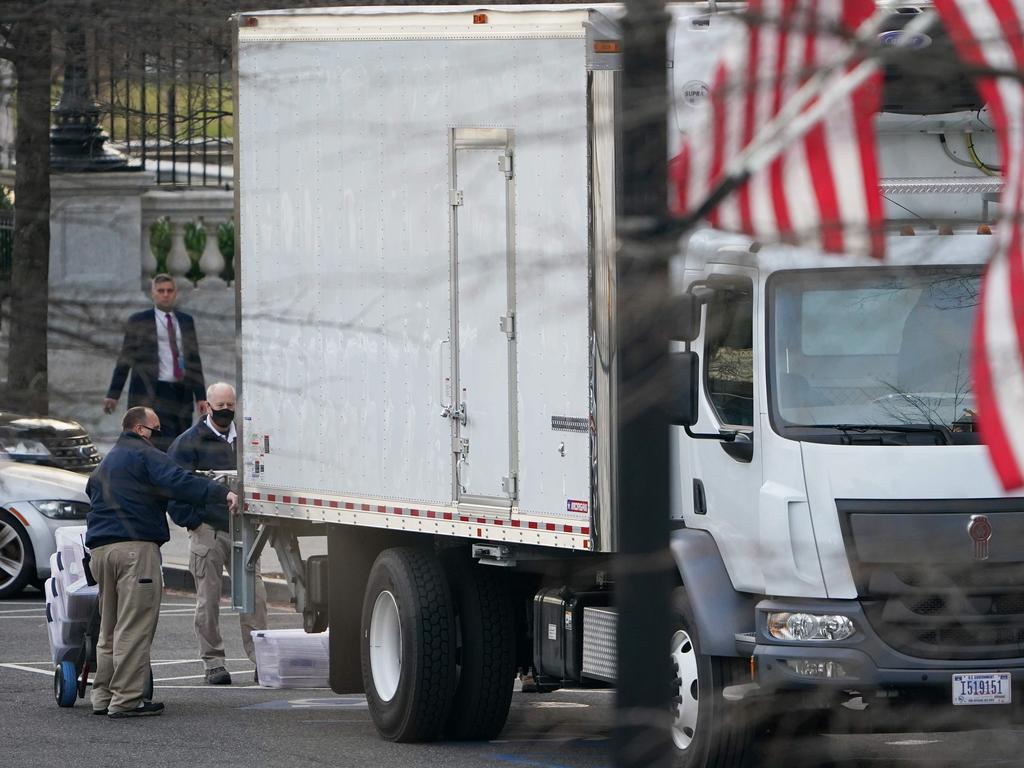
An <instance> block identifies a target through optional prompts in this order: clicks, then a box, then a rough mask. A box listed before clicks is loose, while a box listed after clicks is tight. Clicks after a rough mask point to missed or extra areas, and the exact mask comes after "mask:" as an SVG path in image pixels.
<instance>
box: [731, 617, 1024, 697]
mask: <svg viewBox="0 0 1024 768" xmlns="http://www.w3.org/2000/svg"><path fill="white" fill-rule="evenodd" d="M782 611H789V612H799V611H804V612H808V613H833V614H843V615H846V616H849V617H850V618H851V619H852V620H853V622H854V625H855V626H856V627H857V632H856V633H855V634H854V635H853V636H852V637H851V638H849V639H847V640H845V641H840V642H831V641H813V642H805V643H785V642H781V641H779V640H776V639H775V638H773V637H772V636H771V635H770V634H769V633H768V630H767V616H768V614H769V613H774V612H782ZM737 648H738V650H739V651H740V652H741V653H742V654H743V655H750V656H752V657H753V659H754V664H755V668H756V676H757V678H756V679H757V683H758V685H759V687H760V689H761V691H762V692H771V691H784V690H805V691H806V690H809V689H819V690H820V689H831V690H837V691H845V690H857V691H860V692H864V691H866V690H881V689H886V690H910V689H918V690H920V689H925V688H931V689H945V690H950V687H951V685H952V677H953V675H954V674H955V673H959V672H1011V673H1013V679H1014V688H1015V689H1016V688H1018V686H1019V685H1024V645H1022V650H1021V655H1019V656H1017V657H1015V658H1000V659H986V658H972V659H953V660H947V659H931V658H927V659H926V658H916V657H912V656H908V655H906V654H903V653H900V652H899V651H896V650H894V649H893V648H892V647H890V646H889V645H887V644H886V643H885V642H884V641H883V640H882V638H880V637H879V636H878V634H877V633H876V632H875V630H874V629H873V628H872V626H871V624H869V622H868V620H867V617H866V616H865V614H864V611H863V609H862V607H861V605H860V603H859V602H858V601H856V600H820V601H806V600H800V601H793V600H764V601H762V602H760V603H758V605H757V626H756V631H755V632H754V634H753V635H744V636H741V637H738V638H737ZM829 662H831V664H829ZM809 670H810V671H812V673H809Z"/></svg>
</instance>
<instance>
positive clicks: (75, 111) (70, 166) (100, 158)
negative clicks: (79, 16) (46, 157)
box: [50, 28, 139, 173]
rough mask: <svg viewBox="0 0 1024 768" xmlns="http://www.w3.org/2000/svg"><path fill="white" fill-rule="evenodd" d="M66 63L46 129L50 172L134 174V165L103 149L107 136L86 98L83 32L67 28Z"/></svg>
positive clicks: (96, 110)
mask: <svg viewBox="0 0 1024 768" xmlns="http://www.w3.org/2000/svg"><path fill="white" fill-rule="evenodd" d="M65 41H66V60H65V63H64V83H63V86H62V89H61V95H60V101H58V102H57V105H56V106H55V107H54V108H53V116H54V125H53V126H52V128H51V129H50V170H51V171H53V172H54V173H80V172H95V171H135V170H139V166H138V164H133V163H131V162H130V161H129V158H128V157H127V156H126V155H123V154H121V153H120V152H117V151H115V150H113V149H110V148H109V147H106V146H104V145H105V144H106V142H107V135H106V133H104V132H103V129H102V128H100V126H99V116H100V108H99V105H98V104H96V102H95V101H93V100H92V99H91V98H90V96H89V77H88V73H87V70H86V60H85V32H84V31H82V30H81V29H78V28H71V29H69V30H68V31H67V34H66V36H65Z"/></svg>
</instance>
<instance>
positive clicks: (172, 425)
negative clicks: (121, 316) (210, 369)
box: [103, 274, 206, 451]
mask: <svg viewBox="0 0 1024 768" xmlns="http://www.w3.org/2000/svg"><path fill="white" fill-rule="evenodd" d="M151 295H152V296H153V305H154V307H153V309H146V310H143V311H142V312H136V313H135V314H134V315H132V316H131V317H129V318H128V325H127V327H126V328H125V332H124V344H123V345H122V346H121V354H120V355H118V358H117V364H116V365H115V366H114V375H113V376H112V377H111V379H110V388H109V389H108V390H107V396H106V398H105V399H104V400H103V411H104V413H113V411H114V408H115V407H117V400H118V398H119V397H120V396H121V390H122V389H123V388H124V382H125V379H126V378H128V371H129V370H131V380H130V382H129V384H128V407H129V408H134V407H135V406H138V405H142V406H146V407H147V408H152V409H153V410H154V411H156V414H157V416H159V418H160V425H161V430H160V434H159V436H156V435H154V439H153V444H154V445H156V447H157V448H159V449H160V450H162V451H166V450H167V447H168V446H169V445H170V444H171V442H172V441H173V440H174V438H176V437H177V436H178V435H180V434H181V433H182V432H184V431H185V430H186V429H188V428H189V427H190V426H191V425H192V401H193V399H194V400H195V402H196V406H197V407H198V409H199V413H200V415H205V414H206V382H205V381H204V380H203V363H202V361H201V360H200V359H199V340H198V339H197V338H196V325H195V321H194V320H193V319H192V316H191V315H187V314H185V313H184V312H178V311H176V310H175V309H174V304H175V302H176V301H177V300H178V288H177V286H175V284H174V279H173V278H172V277H171V276H170V275H163V274H161V275H157V276H156V277H154V278H153V283H152V286H151Z"/></svg>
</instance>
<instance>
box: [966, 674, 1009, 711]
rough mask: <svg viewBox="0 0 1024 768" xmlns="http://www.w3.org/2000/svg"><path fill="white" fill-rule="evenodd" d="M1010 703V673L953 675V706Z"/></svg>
mask: <svg viewBox="0 0 1024 768" xmlns="http://www.w3.org/2000/svg"><path fill="white" fill-rule="evenodd" d="M1009 703H1010V673H1009V672H969V673H964V674H955V675H953V704H956V705H964V704H1009Z"/></svg>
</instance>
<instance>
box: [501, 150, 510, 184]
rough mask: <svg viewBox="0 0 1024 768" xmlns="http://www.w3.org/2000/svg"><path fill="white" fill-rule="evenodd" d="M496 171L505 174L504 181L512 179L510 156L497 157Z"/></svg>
mask: <svg viewBox="0 0 1024 768" xmlns="http://www.w3.org/2000/svg"><path fill="white" fill-rule="evenodd" d="M498 170H499V171H501V172H502V173H504V174H505V178H506V179H511V178H512V155H499V156H498Z"/></svg>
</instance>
